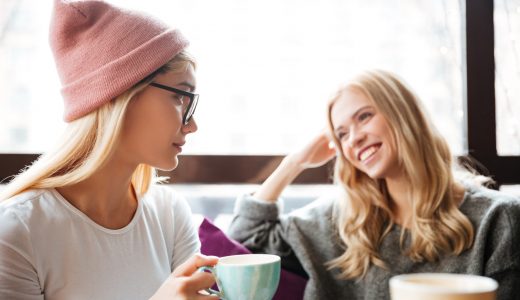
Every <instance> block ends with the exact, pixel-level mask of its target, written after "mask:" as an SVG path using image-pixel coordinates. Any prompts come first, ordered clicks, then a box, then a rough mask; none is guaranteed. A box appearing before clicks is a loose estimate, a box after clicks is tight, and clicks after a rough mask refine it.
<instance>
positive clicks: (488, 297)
mask: <svg viewBox="0 0 520 300" xmlns="http://www.w3.org/2000/svg"><path fill="white" fill-rule="evenodd" d="M497 288H498V283H497V282H496V281H495V280H493V279H491V278H488V277H484V276H477V275H468V274H447V273H416V274H404V275H397V276H394V277H392V278H390V298H391V299H392V300H418V299H420V300H441V299H442V300H495V299H496V290H497Z"/></svg>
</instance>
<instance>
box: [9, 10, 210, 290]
mask: <svg viewBox="0 0 520 300" xmlns="http://www.w3.org/2000/svg"><path fill="white" fill-rule="evenodd" d="M50 43H51V48H52V50H53V54H54V58H55V61H56V66H57V70H58V73H59V76H60V79H61V82H62V95H63V99H64V102H65V114H64V119H65V121H66V122H68V126H67V128H66V130H65V133H64V136H63V138H62V139H61V141H60V142H59V143H58V144H57V145H56V147H55V148H54V149H53V150H51V151H49V152H47V153H45V154H43V155H42V156H41V157H40V158H39V159H38V160H37V161H36V162H35V163H34V164H33V165H32V166H30V167H29V168H27V169H26V170H25V171H24V172H22V173H21V174H19V175H18V176H17V177H16V178H15V179H14V180H13V181H12V182H11V183H10V184H9V185H8V186H6V187H5V188H4V189H3V190H2V193H1V194H0V201H1V202H0V224H1V226H0V299H46V300H52V299H111V300H112V299H215V297H213V296H206V295H202V294H200V293H199V292H198V291H200V290H203V289H205V288H208V287H210V286H211V285H212V284H213V282H214V280H213V277H212V276H211V275H209V274H207V273H203V272H196V270H197V268H198V267H200V266H203V265H213V264H215V263H216V262H217V258H216V257H207V256H203V255H200V254H198V252H199V247H200V243H199V240H198V236H197V232H196V229H195V226H194V225H193V224H192V217H191V212H190V208H189V206H188V205H187V204H186V202H185V200H184V199H183V198H182V197H181V196H180V195H178V194H177V193H175V192H173V191H172V190H171V189H168V188H165V187H161V186H158V185H157V184H156V182H157V181H158V180H157V179H158V178H157V177H156V174H155V169H156V168H157V169H162V170H172V169H174V168H175V167H176V166H177V164H178V159H177V156H178V155H179V153H180V152H181V151H182V147H183V145H184V143H185V142H186V136H187V135H188V134H190V133H193V132H195V131H196V130H197V125H196V123H195V120H194V119H193V112H194V110H195V107H196V105H197V100H198V95H197V94H194V93H193V92H194V90H195V86H196V80H195V75H194V68H195V62H194V60H193V59H192V58H191V57H190V56H189V55H188V54H187V53H186V52H185V51H184V49H185V47H186V46H187V44H188V42H187V41H186V39H185V38H184V37H183V36H182V35H181V33H180V32H179V31H176V30H173V29H170V28H168V27H167V26H165V25H164V24H162V23H160V22H158V21H156V20H154V19H152V18H150V17H148V16H145V15H143V14H140V13H136V12H131V11H127V10H123V9H120V8H117V7H114V6H112V5H109V4H107V3H105V2H102V1H64V0H56V1H55V4H54V15H53V19H52V23H51V27H50Z"/></svg>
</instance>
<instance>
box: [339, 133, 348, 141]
mask: <svg viewBox="0 0 520 300" xmlns="http://www.w3.org/2000/svg"><path fill="white" fill-rule="evenodd" d="M346 138H348V133H347V132H340V133H338V139H339V140H340V141H343V140H345V139H346Z"/></svg>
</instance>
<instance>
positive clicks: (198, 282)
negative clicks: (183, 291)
mask: <svg viewBox="0 0 520 300" xmlns="http://www.w3.org/2000/svg"><path fill="white" fill-rule="evenodd" d="M214 283H215V277H213V275H212V274H211V273H206V272H197V273H195V274H193V275H192V276H190V277H189V278H187V280H186V284H187V286H189V287H190V289H191V291H190V292H198V291H200V290H205V289H208V288H210V287H211V286H213V284H214Z"/></svg>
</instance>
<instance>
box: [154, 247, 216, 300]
mask: <svg viewBox="0 0 520 300" xmlns="http://www.w3.org/2000/svg"><path fill="white" fill-rule="evenodd" d="M217 262H218V257H215V256H205V255H202V254H195V255H194V256H192V257H191V258H190V259H188V260H187V261H186V262H185V263H183V264H182V265H180V266H179V267H177V268H176V269H175V270H174V271H173V273H172V274H170V276H169V277H168V279H166V281H164V283H163V284H162V285H161V287H160V288H159V289H158V290H157V292H156V293H155V294H154V295H153V296H152V298H150V300H173V299H176V300H185V299H186V300H188V299H190V300H191V299H196V300H199V299H200V300H203V299H208V300H209V299H212V300H215V299H218V297H217V296H209V295H203V294H200V293H199V291H201V290H204V289H207V288H210V287H211V286H212V285H213V284H214V283H215V278H214V277H213V275H211V274H210V273H206V272H197V270H198V268H200V267H203V266H213V265H215V264H216V263H217Z"/></svg>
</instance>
